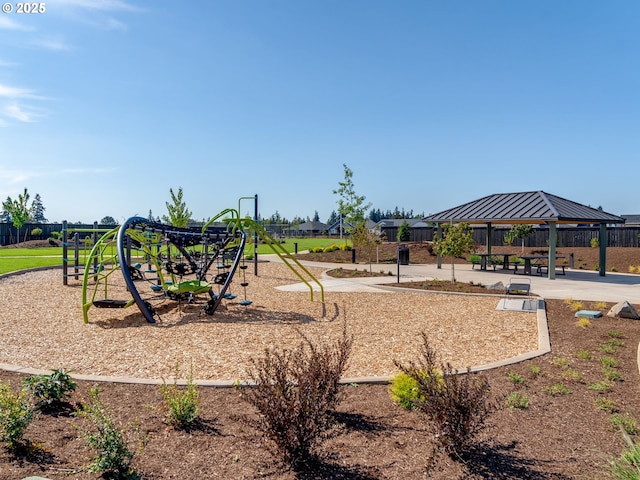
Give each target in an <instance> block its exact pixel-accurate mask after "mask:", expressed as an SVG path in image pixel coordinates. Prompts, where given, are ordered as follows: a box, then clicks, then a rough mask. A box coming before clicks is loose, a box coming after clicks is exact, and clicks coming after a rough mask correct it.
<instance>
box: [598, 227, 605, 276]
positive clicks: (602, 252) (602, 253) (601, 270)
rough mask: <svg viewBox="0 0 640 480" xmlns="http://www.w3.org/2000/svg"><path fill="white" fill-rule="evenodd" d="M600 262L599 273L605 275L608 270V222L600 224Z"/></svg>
mask: <svg viewBox="0 0 640 480" xmlns="http://www.w3.org/2000/svg"><path fill="white" fill-rule="evenodd" d="M599 240H600V263H599V264H598V270H599V273H598V274H599V275H600V276H601V277H604V276H605V273H606V271H607V224H606V223H601V224H600V238H599Z"/></svg>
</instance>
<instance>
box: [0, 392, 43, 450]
mask: <svg viewBox="0 0 640 480" xmlns="http://www.w3.org/2000/svg"><path fill="white" fill-rule="evenodd" d="M34 416H35V413H34V410H33V408H32V406H31V403H30V402H29V400H28V395H27V392H25V391H24V390H22V391H21V392H19V393H14V392H13V390H11V386H10V385H9V382H7V383H5V382H2V381H0V440H2V441H3V442H4V443H5V444H6V445H7V447H9V448H13V447H15V445H16V443H17V442H19V441H20V440H21V439H22V435H23V433H24V430H25V429H26V428H27V427H28V426H29V424H30V423H31V422H32V421H33V419H34Z"/></svg>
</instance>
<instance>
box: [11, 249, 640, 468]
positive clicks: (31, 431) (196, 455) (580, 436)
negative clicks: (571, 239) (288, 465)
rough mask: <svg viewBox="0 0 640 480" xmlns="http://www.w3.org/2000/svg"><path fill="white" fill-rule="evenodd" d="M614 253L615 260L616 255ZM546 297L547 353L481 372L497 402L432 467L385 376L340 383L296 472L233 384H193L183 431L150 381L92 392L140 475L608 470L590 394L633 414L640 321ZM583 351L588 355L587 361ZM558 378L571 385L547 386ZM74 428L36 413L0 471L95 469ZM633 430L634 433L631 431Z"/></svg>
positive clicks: (610, 438) (603, 423)
mask: <svg viewBox="0 0 640 480" xmlns="http://www.w3.org/2000/svg"><path fill="white" fill-rule="evenodd" d="M634 258H635V257H634ZM611 260H612V261H616V262H618V261H619V260H617V259H615V258H613V256H612V258H611ZM637 263H638V264H640V262H637ZM619 264H620V265H622V263H619ZM547 307H548V317H549V330H550V336H551V344H552V348H553V352H552V353H551V354H549V355H545V356H543V357H540V358H537V359H535V360H530V361H526V362H522V363H519V364H516V365H512V366H508V367H502V368H497V369H494V370H491V371H488V372H486V376H487V378H488V379H489V381H490V383H491V386H492V395H493V399H494V401H495V402H496V404H497V405H498V408H497V409H496V410H495V411H494V412H493V414H492V415H491V416H490V418H489V422H488V428H487V430H485V431H484V432H482V433H481V435H480V437H479V438H478V442H477V448H476V449H475V450H474V451H473V452H472V454H471V456H470V457H469V458H468V459H466V460H465V462H466V463H463V462H462V461H460V460H459V459H451V458H449V457H445V456H439V457H437V459H436V461H435V463H434V464H433V465H432V466H431V468H430V469H429V464H430V462H429V458H430V455H431V453H432V449H433V446H434V442H433V431H432V428H431V424H430V423H429V422H428V421H426V420H425V419H423V418H421V417H420V416H419V415H418V414H417V413H416V412H413V411H407V410H403V409H401V408H400V407H398V406H396V405H395V404H394V403H393V402H392V401H391V400H390V398H389V395H388V392H387V386H386V385H345V386H344V387H342V390H343V393H344V399H343V401H342V403H341V404H340V406H339V408H338V413H337V414H336V421H337V424H338V426H337V427H336V429H335V431H334V435H333V436H332V437H331V438H329V439H328V440H327V441H326V442H324V444H323V445H322V446H321V447H320V449H319V452H320V453H321V454H322V456H323V461H322V462H321V463H320V465H317V466H316V467H315V468H314V469H313V470H312V471H307V472H301V473H294V472H292V471H289V470H286V469H284V468H282V466H281V465H279V464H278V463H277V462H275V461H274V460H273V458H272V456H271V455H270V453H269V451H268V450H267V448H266V445H265V443H264V442H263V440H262V439H261V438H260V436H259V434H258V433H257V432H256V431H254V430H253V429H252V428H250V427H249V426H247V425H246V423H245V422H244V421H243V420H242V418H243V416H245V415H249V416H251V415H255V412H254V411H253V409H252V408H251V407H250V406H248V405H247V404H245V403H244V402H243V401H242V400H241V399H240V398H239V395H238V392H237V391H236V390H234V389H213V388H201V389H200V394H201V416H202V419H201V421H200V422H199V424H198V425H197V426H196V428H193V429H191V430H190V431H187V432H185V431H181V430H176V429H173V428H171V427H169V426H167V425H166V424H165V423H163V420H162V413H161V412H160V411H158V410H157V409H156V408H153V407H156V406H159V405H160V404H161V403H162V394H161V392H160V390H159V388H158V387H156V386H145V385H123V384H109V383H106V384H101V386H100V388H101V398H102V401H103V403H104V404H105V406H106V407H107V408H108V409H109V411H110V412H111V414H112V415H113V417H114V418H116V419H117V421H118V422H119V423H120V425H126V424H129V423H137V424H138V425H139V426H140V428H141V431H142V433H144V434H146V435H147V436H148V440H149V442H148V445H147V447H146V449H145V450H144V451H143V452H142V453H140V454H139V455H137V456H136V459H135V461H134V464H135V466H136V468H137V469H138V471H139V472H140V474H141V475H142V476H143V478H146V479H185V478H232V479H236V478H237V479H253V478H265V479H278V480H280V479H283V480H293V479H333V478H338V479H339V478H344V479H346V478H350V479H351V478H352V479H409V478H411V479H413V478H426V477H427V470H428V469H429V471H430V473H431V478H438V479H511V478H518V479H532V480H533V479H573V478H576V479H578V478H579V479H585V478H586V479H591V478H606V476H605V471H606V464H607V462H608V459H609V458H612V457H617V456H618V455H619V454H620V452H621V451H622V449H623V448H624V442H623V440H622V436H621V434H620V433H619V432H618V431H617V430H616V429H615V428H613V427H612V426H611V417H612V414H611V413H607V412H604V411H602V410H600V409H598V408H597V406H596V401H597V400H598V399H604V398H606V399H609V400H611V401H612V402H613V405H614V408H615V409H616V410H617V413H619V414H629V415H631V416H632V417H633V418H635V419H636V421H638V420H640V418H638V415H639V414H638V412H640V395H638V382H639V381H640V375H639V374H638V366H637V348H638V343H637V342H638V338H640V321H633V320H624V319H612V318H608V317H606V316H605V317H603V318H599V319H593V320H591V322H590V324H589V326H587V327H586V328H583V327H580V326H577V325H576V318H575V317H574V313H573V310H572V309H571V308H570V307H569V305H567V304H566V303H565V302H563V301H559V300H552V301H549V302H548V305H547ZM584 307H585V308H590V309H591V308H598V307H599V308H601V309H603V310H604V311H605V312H606V309H608V308H609V307H610V305H606V306H605V307H604V308H602V307H603V306H602V305H595V304H592V303H591V302H584ZM636 308H640V306H637V305H636ZM469 321H473V319H469ZM135 334H136V335H139V334H141V332H135ZM478 334H479V335H480V334H481V332H478ZM618 335H622V338H621V339H620V341H621V342H623V343H624V345H621V346H618V347H617V348H616V351H615V352H613V353H605V352H604V351H603V349H605V347H606V346H607V342H609V341H610V340H612V339H613V336H618ZM584 352H587V353H588V354H589V355H590V357H591V358H590V359H584V358H583V357H584V356H585V355H584ZM416 354H417V352H416ZM605 356H610V357H614V358H615V359H616V360H617V361H618V363H619V367H618V368H617V370H618V372H619V373H620V375H621V376H622V378H623V380H622V381H616V382H612V384H611V389H610V391H608V392H599V391H596V390H593V389H591V388H590V386H592V385H594V384H596V382H600V381H602V380H604V373H603V370H602V367H601V364H600V359H601V358H602V357H605ZM538 369H539V373H537V374H536V373H535V372H537V371H538ZM508 373H509V374H511V377H512V378H513V377H514V375H513V374H514V373H517V374H518V375H520V376H521V377H522V378H523V380H524V383H522V384H519V385H516V384H514V383H513V382H512V381H511V380H510V379H509V376H508V375H507V374H508ZM0 378H2V379H3V380H4V381H10V382H11V385H12V387H13V388H14V389H17V388H18V385H19V384H20V382H21V379H22V378H24V375H19V374H14V373H8V372H0ZM557 384H562V385H564V386H565V387H566V388H567V389H568V390H569V391H570V392H571V393H567V394H565V395H557V396H551V395H550V394H548V393H545V392H546V391H547V389H548V388H549V387H553V386H555V385H557ZM90 386H91V385H90V384H89V383H87V382H79V388H78V390H77V391H76V392H75V393H74V394H73V396H72V398H71V400H70V404H71V405H72V406H73V405H77V404H79V403H80V402H83V401H86V399H87V398H88V393H87V392H88V389H89V388H90ZM514 391H518V392H520V393H523V394H526V395H527V396H528V398H529V402H530V404H529V407H528V408H527V409H516V410H510V409H509V408H507V406H506V405H505V399H506V397H507V396H508V395H509V394H510V393H512V392H514ZM76 426H77V427H80V430H78V429H77V428H76ZM82 428H83V424H82V422H81V420H80V419H78V418H76V417H73V416H71V415H70V414H69V411H68V410H63V411H62V412H60V413H59V414H51V413H49V414H46V415H45V414H42V415H40V416H38V417H37V418H36V420H35V421H34V422H33V423H32V424H31V426H30V427H29V428H28V429H27V431H26V432H25V439H26V440H27V442H26V443H25V445H24V446H23V448H20V449H18V450H16V451H9V450H7V449H4V448H0V480H4V479H6V480H9V479H11V480H14V479H20V478H23V477H26V476H29V475H40V476H45V477H48V478H56V479H97V478H100V477H99V475H97V474H88V473H86V472H78V473H71V472H74V471H75V470H77V469H79V468H81V467H82V466H83V465H86V464H87V462H88V459H89V456H90V455H91V453H92V452H91V451H90V450H89V449H88V448H87V447H86V446H85V444H84V441H83V440H82V439H81V438H79V433H80V432H81V431H82ZM632 438H634V439H635V440H638V435H634V436H633V437H632ZM134 448H135V447H134Z"/></svg>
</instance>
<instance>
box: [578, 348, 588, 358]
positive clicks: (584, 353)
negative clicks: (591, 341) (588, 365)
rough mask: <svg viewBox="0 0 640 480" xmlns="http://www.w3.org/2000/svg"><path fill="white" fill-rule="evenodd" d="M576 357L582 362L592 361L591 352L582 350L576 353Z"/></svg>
mask: <svg viewBox="0 0 640 480" xmlns="http://www.w3.org/2000/svg"><path fill="white" fill-rule="evenodd" d="M576 357H578V358H579V359H581V360H591V353H589V350H586V349H584V348H580V349H578V350H577V351H576Z"/></svg>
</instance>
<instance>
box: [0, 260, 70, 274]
mask: <svg viewBox="0 0 640 480" xmlns="http://www.w3.org/2000/svg"><path fill="white" fill-rule="evenodd" d="M51 265H62V259H61V257H33V256H32V257H6V256H3V257H0V274H3V273H9V272H15V271H16V270H24V269H25V268H33V267H45V266H51Z"/></svg>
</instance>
